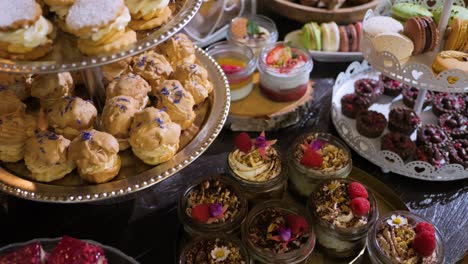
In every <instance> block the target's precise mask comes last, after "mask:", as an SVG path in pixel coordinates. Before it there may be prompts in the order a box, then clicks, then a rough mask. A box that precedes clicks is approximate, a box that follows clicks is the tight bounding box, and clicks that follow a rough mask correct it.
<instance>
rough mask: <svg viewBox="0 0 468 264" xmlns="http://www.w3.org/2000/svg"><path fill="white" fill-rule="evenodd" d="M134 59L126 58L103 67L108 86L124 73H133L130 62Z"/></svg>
mask: <svg viewBox="0 0 468 264" xmlns="http://www.w3.org/2000/svg"><path fill="white" fill-rule="evenodd" d="M131 61H132V58H131V57H129V58H126V59H123V60H119V61H116V62H113V63H109V64H106V65H104V66H102V75H103V77H104V81H105V83H106V84H108V83H110V82H112V81H113V80H114V79H115V78H117V77H119V76H120V75H122V74H124V73H128V72H131V71H132V69H131V67H130V62H131Z"/></svg>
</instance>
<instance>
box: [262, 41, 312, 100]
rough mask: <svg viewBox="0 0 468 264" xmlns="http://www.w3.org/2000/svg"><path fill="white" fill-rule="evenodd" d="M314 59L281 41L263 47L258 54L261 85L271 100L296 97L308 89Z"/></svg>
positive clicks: (298, 97) (303, 50)
mask: <svg viewBox="0 0 468 264" xmlns="http://www.w3.org/2000/svg"><path fill="white" fill-rule="evenodd" d="M312 67H313V62H312V57H311V56H310V54H309V52H308V51H306V50H305V49H303V48H299V47H294V46H291V45H289V44H287V43H284V42H277V43H275V44H273V45H271V46H268V47H265V48H264V49H263V50H262V52H261V53H260V56H259V58H258V69H259V72H260V89H261V91H262V92H263V94H264V95H266V96H267V97H268V98H270V99H271V100H273V101H279V102H290V101H296V100H299V99H300V98H301V97H302V96H304V94H305V93H306V91H307V86H308V83H309V75H310V73H311V71H312Z"/></svg>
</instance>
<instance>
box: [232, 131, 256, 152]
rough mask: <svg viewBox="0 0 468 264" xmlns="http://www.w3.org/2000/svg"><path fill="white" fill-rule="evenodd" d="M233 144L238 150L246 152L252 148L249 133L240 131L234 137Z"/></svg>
mask: <svg viewBox="0 0 468 264" xmlns="http://www.w3.org/2000/svg"><path fill="white" fill-rule="evenodd" d="M234 145H235V146H236V148H238V149H239V150H240V151H242V152H244V153H247V152H249V151H250V150H251V149H252V146H253V142H252V139H250V136H249V134H247V133H245V132H242V133H240V134H239V135H238V136H237V137H236V138H235V139H234Z"/></svg>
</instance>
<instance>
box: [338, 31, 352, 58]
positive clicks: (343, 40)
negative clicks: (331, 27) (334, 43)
mask: <svg viewBox="0 0 468 264" xmlns="http://www.w3.org/2000/svg"><path fill="white" fill-rule="evenodd" d="M346 28H347V27H346V26H340V27H339V30H340V51H341V52H348V51H349V43H350V42H351V41H350V39H349V38H348V33H347V32H346Z"/></svg>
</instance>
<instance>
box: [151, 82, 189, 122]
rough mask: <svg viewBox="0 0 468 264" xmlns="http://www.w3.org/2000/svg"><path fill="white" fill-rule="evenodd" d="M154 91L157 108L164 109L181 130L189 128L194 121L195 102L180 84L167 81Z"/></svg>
mask: <svg viewBox="0 0 468 264" xmlns="http://www.w3.org/2000/svg"><path fill="white" fill-rule="evenodd" d="M156 90H157V93H156V94H155V96H157V98H158V107H159V108H160V109H165V110H166V113H167V114H168V115H169V117H170V118H171V120H172V121H173V122H175V123H177V124H179V125H180V126H181V128H182V130H185V129H187V128H188V127H190V126H191V125H192V123H193V120H195V112H194V111H193V106H194V105H195V101H194V100H193V97H192V95H191V94H190V93H189V92H187V91H186V90H185V89H184V87H183V86H182V84H180V82H179V81H176V80H167V81H163V82H162V83H161V84H160V85H159V86H158V87H157V88H156Z"/></svg>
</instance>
